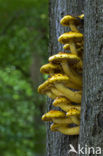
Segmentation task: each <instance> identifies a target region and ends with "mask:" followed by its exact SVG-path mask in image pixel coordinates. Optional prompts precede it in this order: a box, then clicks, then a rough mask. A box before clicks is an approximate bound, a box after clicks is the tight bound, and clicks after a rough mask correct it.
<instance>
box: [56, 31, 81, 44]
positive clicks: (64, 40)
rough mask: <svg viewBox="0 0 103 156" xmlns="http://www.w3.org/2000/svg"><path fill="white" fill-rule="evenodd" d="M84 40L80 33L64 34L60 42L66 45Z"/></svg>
mask: <svg viewBox="0 0 103 156" xmlns="http://www.w3.org/2000/svg"><path fill="white" fill-rule="evenodd" d="M82 39H83V34H81V33H79V32H72V31H70V32H66V33H64V34H62V35H61V36H60V37H59V39H58V41H59V42H60V43H62V44H66V43H69V42H70V41H74V42H78V41H81V40H82Z"/></svg>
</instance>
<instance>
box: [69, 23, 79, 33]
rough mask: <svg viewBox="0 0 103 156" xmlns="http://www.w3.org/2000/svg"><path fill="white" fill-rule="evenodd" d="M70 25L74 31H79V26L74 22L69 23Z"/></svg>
mask: <svg viewBox="0 0 103 156" xmlns="http://www.w3.org/2000/svg"><path fill="white" fill-rule="evenodd" d="M69 27H70V28H71V30H72V31H74V32H79V30H78V29H77V27H76V26H75V24H74V23H70V24H69Z"/></svg>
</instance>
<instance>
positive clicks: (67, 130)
mask: <svg viewBox="0 0 103 156" xmlns="http://www.w3.org/2000/svg"><path fill="white" fill-rule="evenodd" d="M50 129H51V130H52V131H59V132H61V133H63V134H65V135H78V134H79V131H80V126H75V127H69V126H68V125H65V126H63V125H59V124H55V123H53V124H52V125H51V126H50Z"/></svg>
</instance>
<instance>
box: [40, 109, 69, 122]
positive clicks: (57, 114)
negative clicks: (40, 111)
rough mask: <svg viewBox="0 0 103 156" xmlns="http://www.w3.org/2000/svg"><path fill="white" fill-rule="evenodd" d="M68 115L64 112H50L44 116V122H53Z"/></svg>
mask: <svg viewBox="0 0 103 156" xmlns="http://www.w3.org/2000/svg"><path fill="white" fill-rule="evenodd" d="M65 116H66V115H65V113H64V112H62V111H58V110H50V111H49V112H47V113H45V114H44V115H43V116H42V120H43V121H52V119H53V118H64V117H65Z"/></svg>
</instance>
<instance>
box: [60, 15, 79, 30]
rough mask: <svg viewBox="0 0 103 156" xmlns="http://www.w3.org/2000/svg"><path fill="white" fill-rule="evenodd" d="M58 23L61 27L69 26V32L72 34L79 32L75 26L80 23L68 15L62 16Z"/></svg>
mask: <svg viewBox="0 0 103 156" xmlns="http://www.w3.org/2000/svg"><path fill="white" fill-rule="evenodd" d="M60 23H61V24H62V25H63V26H69V27H70V28H71V30H72V31H74V32H79V30H78V29H77V26H78V25H79V24H80V21H79V20H78V19H77V18H75V17H73V16H70V15H66V16H64V17H63V18H62V19H61V21H60Z"/></svg>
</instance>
